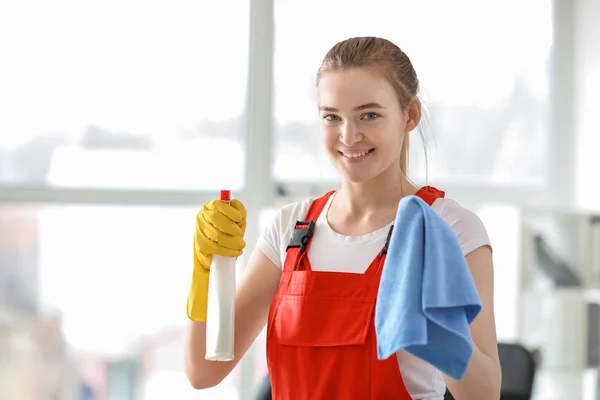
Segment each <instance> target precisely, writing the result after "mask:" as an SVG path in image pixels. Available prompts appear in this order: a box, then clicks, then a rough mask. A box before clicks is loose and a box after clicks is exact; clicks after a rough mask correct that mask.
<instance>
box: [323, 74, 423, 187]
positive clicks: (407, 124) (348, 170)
mask: <svg viewBox="0 0 600 400" xmlns="http://www.w3.org/2000/svg"><path fill="white" fill-rule="evenodd" d="M318 93H319V117H320V121H321V132H322V136H323V141H324V144H325V148H326V150H327V151H328V153H329V156H330V158H331V160H332V162H333V164H334V166H335V167H336V168H337V170H338V171H339V172H340V173H341V174H342V176H343V177H344V178H345V179H346V180H348V181H350V182H355V183H359V182H365V181H368V180H371V179H373V178H375V177H377V176H379V175H381V174H383V173H385V172H386V171H390V170H392V169H393V171H394V173H397V172H398V171H399V170H400V149H401V147H402V142H403V140H404V137H405V135H406V134H408V132H410V131H411V130H412V129H414V128H415V127H416V124H417V123H418V119H415V116H416V115H412V116H411V114H414V113H413V112H411V110H410V109H412V108H414V106H412V105H411V106H409V107H408V109H407V110H406V111H404V110H402V107H401V106H400V103H399V100H398V96H397V94H396V91H395V90H394V87H393V86H392V84H391V83H390V82H389V81H388V80H387V79H386V78H385V76H384V75H383V74H382V73H381V72H379V71H376V70H371V69H346V70H339V71H330V72H325V73H324V74H323V75H322V76H321V79H320V81H319V88H318ZM417 111H420V109H419V110H417ZM419 117H420V114H419ZM415 122H416V123H415Z"/></svg>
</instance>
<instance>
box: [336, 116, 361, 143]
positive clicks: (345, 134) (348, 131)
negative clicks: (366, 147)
mask: <svg viewBox="0 0 600 400" xmlns="http://www.w3.org/2000/svg"><path fill="white" fill-rule="evenodd" d="M361 140H362V134H361V133H360V132H359V130H358V129H357V127H356V126H355V124H353V123H352V122H351V121H346V122H345V123H344V125H343V126H342V131H341V133H340V142H342V144H344V145H345V146H348V147H351V146H353V145H355V144H356V143H358V142H360V141H361Z"/></svg>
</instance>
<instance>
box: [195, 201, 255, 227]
mask: <svg viewBox="0 0 600 400" xmlns="http://www.w3.org/2000/svg"><path fill="white" fill-rule="evenodd" d="M240 206H241V208H240ZM205 207H206V208H207V209H208V210H211V211H217V212H219V213H221V214H224V215H226V216H227V217H228V218H229V219H230V220H232V221H233V222H241V221H242V220H244V219H245V218H246V209H245V208H244V205H243V204H242V203H241V202H240V201H239V200H235V199H234V200H231V203H230V204H227V203H224V202H222V201H220V200H213V201H211V202H209V203H207V204H205Z"/></svg>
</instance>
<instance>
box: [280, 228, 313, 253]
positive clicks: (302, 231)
mask: <svg viewBox="0 0 600 400" xmlns="http://www.w3.org/2000/svg"><path fill="white" fill-rule="evenodd" d="M314 231H315V221H297V222H296V226H295V227H294V232H293V233H292V238H291V239H290V243H289V244H288V245H287V248H286V249H285V251H286V252H287V251H288V250H289V249H290V247H292V248H298V247H299V248H300V253H304V252H305V251H306V246H308V243H309V242H310V239H311V238H312V236H313V233H314Z"/></svg>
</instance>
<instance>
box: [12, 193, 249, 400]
mask: <svg viewBox="0 0 600 400" xmlns="http://www.w3.org/2000/svg"><path fill="white" fill-rule="evenodd" d="M196 212H197V209H196V208H174V207H126V206H92V205H88V206H75V205H60V206H57V205H45V206H25V205H18V204H17V205H10V206H9V205H3V206H0V222H1V223H0V249H2V250H1V251H0V277H1V278H2V279H0V282H1V286H0V290H1V292H0V294H1V296H0V366H2V368H3V371H7V373H6V375H5V374H3V375H2V377H0V398H30V397H28V396H27V395H26V393H25V392H24V391H26V390H30V389H32V388H37V389H38V390H42V391H43V393H38V394H37V395H35V396H31V398H40V399H41V398H49V397H51V396H50V393H55V392H56V390H59V388H60V390H63V391H61V393H65V392H64V391H66V390H74V389H75V388H76V387H77V386H80V387H83V386H84V385H85V386H86V387H87V389H88V390H92V391H93V392H94V393H95V394H96V395H97V396H99V397H101V396H103V395H105V394H106V393H109V392H113V393H119V395H120V396H121V397H119V398H131V399H133V398H136V399H137V398H139V399H147V400H151V399H158V398H166V397H164V394H165V393H177V396H175V397H176V398H178V399H185V398H190V399H191V398H196V397H193V396H197V395H198V394H197V392H195V391H194V390H193V389H192V388H191V386H190V385H189V383H188V382H187V379H186V377H185V373H184V371H183V366H184V360H183V334H184V329H185V326H186V321H187V317H186V315H185V302H186V297H187V293H188V289H189V280H190V277H191V272H192V264H191V257H192V253H191V252H192V236H193V230H194V222H195V215H196ZM5 277H10V278H11V279H10V281H7V280H5ZM5 282H6V283H7V284H6V285H5ZM7 288H10V293H8V296H6V295H5V293H4V292H5V290H6V289H7ZM61 335H62V336H63V337H64V341H65V344H66V346H67V348H66V349H67V350H68V352H69V353H70V354H73V355H74V359H76V360H77V361H76V362H75V361H73V359H70V358H68V357H67V354H66V352H62V351H63V350H61V346H62V344H61V343H60V340H59V339H58V338H59V337H60V336H61ZM49 338H52V339H53V340H55V341H50V339H49ZM36 349H38V350H36ZM53 352H54V353H53ZM46 353H47V354H49V355H52V354H55V355H54V356H52V357H48V358H44V357H43V355H44V354H46ZM7 357H8V358H7ZM36 357H38V358H40V357H41V359H38V358H36ZM36 360H37V365H38V366H42V369H41V370H39V371H38V370H36V369H35V368H34V366H35V365H36ZM27 363H30V364H27ZM27 365H29V366H27ZM21 367H27V370H29V371H30V372H31V373H28V374H27V375H22V374H23V373H24V372H23V371H25V370H23V369H21ZM60 370H63V371H70V375H63V376H64V377H65V378H64V379H62V378H61V379H59V378H58V377H55V378H53V380H51V381H52V382H49V381H47V380H45V379H46V378H44V377H47V376H48V374H49V371H60ZM77 371H80V372H81V376H80V377H78V376H77V375H76V372H77ZM38 373H39V374H38ZM52 373H54V372H52ZM36 374H37V375H36ZM52 376H54V375H52ZM57 376H58V375H57ZM67 378H68V379H67ZM239 381H240V377H239V371H237V372H235V373H233V374H231V375H230V376H229V377H228V378H227V379H226V380H225V381H224V382H223V383H222V384H221V385H219V386H217V387H215V388H214V389H211V390H209V391H206V392H203V395H202V398H206V399H223V398H227V399H230V398H235V397H236V396H237V395H236V394H237V393H238V389H239ZM11 382H19V384H18V385H14V387H13V388H12V389H10V385H11ZM46 384H47V385H52V386H45V385H46ZM157 387H160V390H159V389H157ZM7 388H9V389H10V390H13V391H11V392H9V393H10V394H11V395H9V394H7V393H6V392H3V391H4V390H9V389H7ZM126 388H130V389H128V390H129V392H130V393H133V392H132V391H133V390H134V388H135V390H138V391H139V395H138V394H135V393H134V394H130V395H129V396H125V390H126ZM159 394H162V397H161V396H159ZM122 396H125V397H122ZM157 396H158V397H157ZM167 397H169V396H167ZM57 398H58V397H57ZM60 398H70V397H67V396H66V395H65V396H64V397H60Z"/></svg>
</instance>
